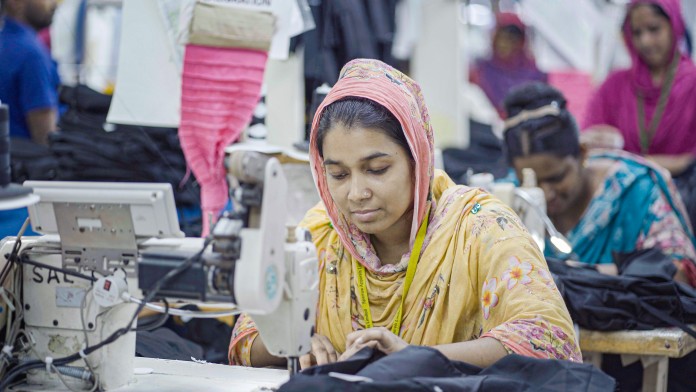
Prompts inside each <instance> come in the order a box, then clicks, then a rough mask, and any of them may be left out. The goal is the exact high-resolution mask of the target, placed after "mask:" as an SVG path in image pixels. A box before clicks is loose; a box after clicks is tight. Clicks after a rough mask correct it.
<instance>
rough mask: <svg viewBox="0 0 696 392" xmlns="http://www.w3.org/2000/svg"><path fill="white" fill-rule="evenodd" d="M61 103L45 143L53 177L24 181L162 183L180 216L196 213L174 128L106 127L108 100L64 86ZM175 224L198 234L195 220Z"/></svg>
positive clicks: (195, 193)
mask: <svg viewBox="0 0 696 392" xmlns="http://www.w3.org/2000/svg"><path fill="white" fill-rule="evenodd" d="M61 100H62V101H63V102H64V103H66V104H67V105H68V110H67V112H66V113H65V114H64V115H63V116H62V117H61V120H60V123H59V128H60V132H58V133H55V134H52V135H51V137H50V139H49V142H50V148H49V151H50V157H51V161H52V162H55V163H56V167H54V168H53V171H52V173H53V174H52V176H51V178H36V177H34V178H29V177H28V178H24V179H34V180H36V179H55V180H62V181H128V182H167V183H170V184H171V185H172V188H173V189H174V197H175V200H176V203H177V208H178V209H179V210H180V212H182V211H187V210H198V208H199V205H200V202H199V198H198V185H197V184H196V183H195V179H194V178H193V176H191V175H190V173H189V170H188V167H187V164H186V160H185V159H184V155H183V153H182V150H181V146H180V144H179V139H178V137H177V131H176V129H174V128H153V127H137V126H129V125H114V124H106V114H107V111H108V108H109V105H110V102H111V97H109V96H106V95H103V94H100V93H98V92H96V91H93V90H90V89H89V88H87V87H85V86H78V87H76V88H64V89H63V91H62V92H61ZM105 124H106V125H105ZM105 128H106V129H108V130H109V131H107V130H105ZM18 164H19V163H18ZM24 165H25V166H27V165H28V166H31V162H24ZM31 172H33V171H24V173H26V175H29V173H31ZM181 223H182V230H184V232H186V233H187V234H188V235H197V234H198V233H200V222H198V223H196V222H193V221H192V222H188V224H187V222H186V221H182V222H181Z"/></svg>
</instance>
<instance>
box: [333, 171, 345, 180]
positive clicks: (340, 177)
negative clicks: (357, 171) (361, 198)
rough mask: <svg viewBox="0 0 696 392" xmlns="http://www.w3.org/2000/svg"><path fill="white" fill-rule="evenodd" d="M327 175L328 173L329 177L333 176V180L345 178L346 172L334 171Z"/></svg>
mask: <svg viewBox="0 0 696 392" xmlns="http://www.w3.org/2000/svg"><path fill="white" fill-rule="evenodd" d="M329 175H330V176H331V178H333V179H334V180H342V179H344V178H346V176H347V174H346V173H336V174H333V173H329Z"/></svg>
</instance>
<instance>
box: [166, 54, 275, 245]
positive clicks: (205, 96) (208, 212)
mask: <svg viewBox="0 0 696 392" xmlns="http://www.w3.org/2000/svg"><path fill="white" fill-rule="evenodd" d="M267 58H268V55H267V53H266V52H264V51H259V50H250V49H238V48H220V47H210V46H199V45H192V44H189V45H187V46H186V53H185V55H184V70H183V75H182V86H181V124H180V125H179V140H180V141H181V148H182V149H183V151H184V155H185V156H186V161H187V162H188V164H189V165H190V167H191V170H192V171H193V174H194V175H195V176H196V179H197V180H198V183H199V184H200V187H201V208H202V210H203V236H206V235H207V234H208V232H209V229H210V224H211V223H213V221H211V220H210V218H211V217H212V219H213V220H214V219H216V217H217V214H218V213H219V212H220V211H221V210H222V208H223V207H224V206H225V204H226V203H227V198H228V191H227V182H226V178H225V168H224V163H223V160H224V157H225V147H226V146H228V145H229V144H230V143H232V142H234V141H236V140H237V139H239V136H240V135H241V133H242V131H243V130H244V127H245V126H246V125H247V124H248V123H249V121H250V120H251V116H252V113H253V111H254V108H255V107H256V104H257V102H258V100H259V96H260V93H261V83H262V82H263V73H264V69H265V67H266V59H267Z"/></svg>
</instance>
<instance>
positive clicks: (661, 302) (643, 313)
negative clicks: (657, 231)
mask: <svg viewBox="0 0 696 392" xmlns="http://www.w3.org/2000/svg"><path fill="white" fill-rule="evenodd" d="M547 263H548V266H549V270H550V271H551V273H552V274H553V276H554V280H555V281H556V285H557V286H558V289H559V290H560V292H561V294H562V295H563V299H564V301H565V303H566V306H567V307H568V311H569V312H570V316H571V317H572V319H573V321H575V322H576V323H577V324H578V325H579V326H581V327H582V328H586V329H591V330H595V331H619V330H649V329H654V328H659V327H679V328H681V329H682V330H684V331H685V332H687V333H688V334H690V335H692V336H693V337H694V338H696V331H694V330H693V329H691V328H690V327H689V326H688V324H692V323H696V290H694V289H693V288H691V287H689V286H687V285H684V284H681V283H678V282H675V281H674V280H673V279H672V276H674V273H675V272H676V267H675V266H674V264H673V263H672V259H671V258H670V257H669V256H667V255H665V254H663V253H662V252H661V251H659V250H658V249H646V250H641V251H637V252H633V253H631V254H628V255H617V256H616V258H615V263H616V264H617V266H618V269H619V273H620V274H619V275H616V276H614V275H606V274H601V273H599V272H597V271H596V270H595V269H593V268H583V267H571V266H568V265H567V264H565V263H564V262H562V261H558V260H553V259H547Z"/></svg>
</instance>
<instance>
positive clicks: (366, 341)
mask: <svg viewBox="0 0 696 392" xmlns="http://www.w3.org/2000/svg"><path fill="white" fill-rule="evenodd" d="M363 347H372V348H376V349H378V350H379V351H382V352H383V353H385V354H391V353H395V352H397V351H401V350H403V349H405V348H406V347H408V343H406V342H405V341H404V340H403V339H401V338H400V337H398V336H396V335H394V334H393V333H392V332H391V331H390V330H388V329H387V328H384V327H375V328H370V329H363V330H360V331H355V332H351V333H350V334H349V335H348V336H347V337H346V351H345V352H344V353H343V354H342V355H341V358H339V360H344V359H348V358H350V357H351V356H353V354H355V353H357V352H358V351H360V350H361V349H362V348H363Z"/></svg>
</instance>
